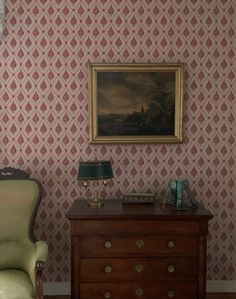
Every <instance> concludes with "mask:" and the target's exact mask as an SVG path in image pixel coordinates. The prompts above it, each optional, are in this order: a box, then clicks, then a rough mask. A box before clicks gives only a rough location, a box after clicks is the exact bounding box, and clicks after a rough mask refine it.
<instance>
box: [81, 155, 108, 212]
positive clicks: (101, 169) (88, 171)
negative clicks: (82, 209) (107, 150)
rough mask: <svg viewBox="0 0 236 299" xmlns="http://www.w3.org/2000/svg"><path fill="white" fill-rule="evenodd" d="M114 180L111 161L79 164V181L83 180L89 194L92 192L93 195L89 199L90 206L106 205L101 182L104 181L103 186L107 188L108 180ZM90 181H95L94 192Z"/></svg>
mask: <svg viewBox="0 0 236 299" xmlns="http://www.w3.org/2000/svg"><path fill="white" fill-rule="evenodd" d="M111 178H113V171H112V167H111V162H110V161H83V162H80V164H79V171H78V177H77V179H78V180H83V186H84V187H85V188H86V189H87V191H88V193H89V192H90V191H92V195H91V197H90V198H88V204H89V205H90V206H92V207H101V206H102V205H103V203H104V201H103V199H102V198H101V197H100V196H101V192H100V191H101V190H100V188H101V186H100V185H99V181H102V183H103V186H106V185H107V183H108V180H109V179H111ZM89 181H93V183H94V184H93V190H90V183H89Z"/></svg>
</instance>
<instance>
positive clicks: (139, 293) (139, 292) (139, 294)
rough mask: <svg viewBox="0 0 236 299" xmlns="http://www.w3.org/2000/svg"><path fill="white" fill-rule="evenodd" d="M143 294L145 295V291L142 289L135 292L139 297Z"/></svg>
mask: <svg viewBox="0 0 236 299" xmlns="http://www.w3.org/2000/svg"><path fill="white" fill-rule="evenodd" d="M143 293H144V291H143V289H141V288H137V289H136V290H135V294H136V295H137V296H138V297H141V296H143Z"/></svg>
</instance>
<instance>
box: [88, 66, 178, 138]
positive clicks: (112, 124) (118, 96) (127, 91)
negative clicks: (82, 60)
mask: <svg viewBox="0 0 236 299" xmlns="http://www.w3.org/2000/svg"><path fill="white" fill-rule="evenodd" d="M89 76H90V85H89V97H90V108H89V112H90V142H91V143H180V142H181V141H182V118H183V76H184V65H183V64H181V63H178V64H91V65H90V66H89Z"/></svg>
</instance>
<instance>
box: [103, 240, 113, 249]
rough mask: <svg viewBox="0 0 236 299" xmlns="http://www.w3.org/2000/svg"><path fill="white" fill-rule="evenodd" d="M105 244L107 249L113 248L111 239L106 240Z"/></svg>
mask: <svg viewBox="0 0 236 299" xmlns="http://www.w3.org/2000/svg"><path fill="white" fill-rule="evenodd" d="M104 246H105V248H107V249H109V248H111V246H112V244H111V241H106V242H105V243H104Z"/></svg>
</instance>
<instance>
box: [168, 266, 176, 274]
mask: <svg viewBox="0 0 236 299" xmlns="http://www.w3.org/2000/svg"><path fill="white" fill-rule="evenodd" d="M167 270H168V272H169V273H174V272H175V266H174V265H169V266H168V268H167Z"/></svg>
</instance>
